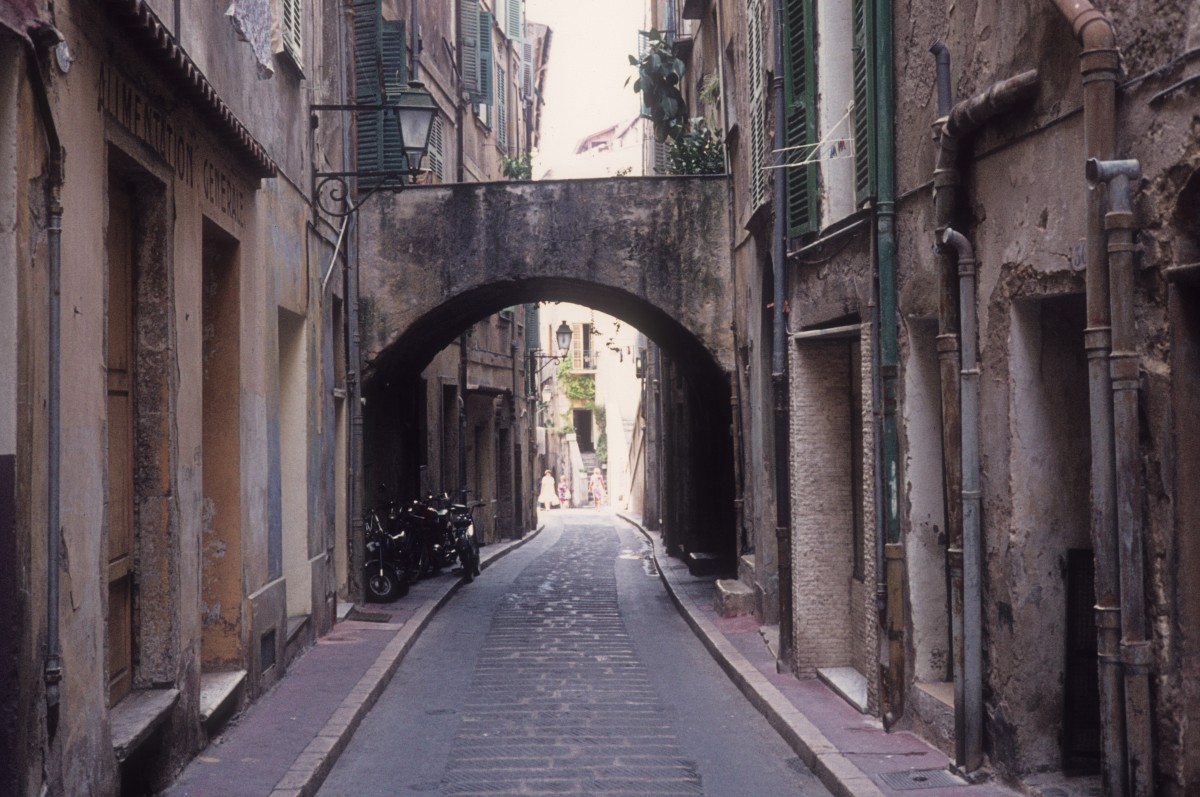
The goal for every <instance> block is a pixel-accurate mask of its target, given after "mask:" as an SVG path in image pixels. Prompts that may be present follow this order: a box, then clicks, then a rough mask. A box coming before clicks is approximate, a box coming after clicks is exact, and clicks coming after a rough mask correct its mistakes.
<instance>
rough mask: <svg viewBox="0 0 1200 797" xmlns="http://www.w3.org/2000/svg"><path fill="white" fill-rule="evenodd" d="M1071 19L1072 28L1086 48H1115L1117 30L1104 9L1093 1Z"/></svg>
mask: <svg viewBox="0 0 1200 797" xmlns="http://www.w3.org/2000/svg"><path fill="white" fill-rule="evenodd" d="M1087 6H1088V7H1087V8H1085V9H1084V10H1083V11H1082V12H1080V13H1079V14H1078V15H1077V16H1076V17H1075V18H1074V19H1072V20H1071V29H1072V30H1073V31H1074V32H1075V38H1076V39H1078V40H1079V43H1080V44H1081V45H1083V49H1084V50H1115V49H1116V46H1117V32H1116V30H1115V29H1114V28H1113V24H1112V20H1110V19H1109V18H1108V17H1107V16H1106V15H1105V14H1104V12H1103V11H1100V10H1099V9H1098V8H1096V7H1095V6H1092V4H1091V3H1088V4H1087Z"/></svg>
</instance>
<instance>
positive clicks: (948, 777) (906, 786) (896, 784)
mask: <svg viewBox="0 0 1200 797" xmlns="http://www.w3.org/2000/svg"><path fill="white" fill-rule="evenodd" d="M879 779H880V780H881V781H883V784H884V785H885V786H890V787H891V788H893V789H895V790H896V791H915V790H917V789H942V788H945V787H947V786H966V785H967V782H966V781H965V780H963V779H962V778H960V777H958V776H957V775H954V774H953V773H951V772H948V771H946V770H944V769H913V770H909V771H908V772H881V773H879Z"/></svg>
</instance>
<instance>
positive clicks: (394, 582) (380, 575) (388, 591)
mask: <svg viewBox="0 0 1200 797" xmlns="http://www.w3.org/2000/svg"><path fill="white" fill-rule="evenodd" d="M366 586H367V600H370V601H373V602H375V603H391V602H392V601H394V600H396V598H399V597H400V596H401V595H402V594H403V592H404V586H405V585H403V584H401V582H400V579H399V578H397V577H396V574H395V572H393V571H392V569H391V568H389V567H383V568H381V567H379V565H368V566H367V572H366Z"/></svg>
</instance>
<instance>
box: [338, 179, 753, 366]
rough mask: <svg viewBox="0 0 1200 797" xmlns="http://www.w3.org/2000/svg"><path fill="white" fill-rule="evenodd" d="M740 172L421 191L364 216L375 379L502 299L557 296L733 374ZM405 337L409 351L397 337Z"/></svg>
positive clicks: (384, 200)
mask: <svg viewBox="0 0 1200 797" xmlns="http://www.w3.org/2000/svg"><path fill="white" fill-rule="evenodd" d="M728 205H729V182H728V178H727V177H699V178H698V177H687V178H619V177H618V178H609V179H598V180H562V181H541V182H509V183H467V184H454V185H444V186H431V187H415V188H411V189H408V190H405V191H403V192H401V193H398V194H383V195H381V196H378V197H375V198H373V199H372V200H371V201H369V202H367V203H366V205H365V206H364V207H363V209H362V211H361V212H360V215H359V247H360V249H359V263H360V277H359V279H360V294H361V296H362V297H363V303H362V335H363V339H362V355H363V359H364V362H365V363H367V374H366V376H367V378H368V379H369V378H370V375H371V373H373V372H374V371H377V370H378V369H379V368H381V367H384V366H395V365H401V364H412V365H417V366H418V367H419V366H420V363H419V362H412V363H410V362H408V358H420V357H422V356H423V355H425V356H427V355H428V354H430V353H432V352H434V351H437V350H438V349H439V348H441V347H442V346H444V345H446V344H447V343H449V342H450V341H451V340H452V339H453V335H455V334H457V332H458V331H459V330H461V329H463V328H464V327H466V326H468V325H469V324H471V323H472V322H474V321H476V320H478V319H479V318H482V317H484V316H486V315H487V314H489V313H492V312H495V311H496V310H498V309H500V308H501V307H503V306H505V305H507V304H512V303H516V302H519V301H527V300H528V294H529V292H530V288H531V286H536V288H537V293H538V294H539V295H540V296H542V297H545V298H546V299H551V300H561V301H571V302H576V303H580V304H586V305H589V306H592V307H595V308H596V309H599V310H603V311H605V312H612V313H614V314H616V315H620V316H622V317H625V318H627V319H628V320H630V321H631V322H633V323H634V325H635V326H636V327H637V328H639V329H641V330H642V331H644V332H645V333H646V334H647V335H649V336H650V337H651V338H653V339H654V340H656V341H657V342H658V343H659V344H660V345H661V346H663V347H664V348H665V349H667V350H674V351H675V352H677V353H678V354H682V355H687V354H689V353H699V352H697V351H696V349H697V347H699V348H701V349H703V350H704V351H705V352H707V354H708V355H709V357H710V358H711V360H712V362H713V363H714V364H715V365H716V366H717V367H718V368H719V369H720V370H722V371H724V372H726V373H729V372H730V371H732V369H733V362H734V354H733V334H732V318H733V301H732V300H733V290H732V285H731V273H730V257H729V253H730V238H729V236H730V231H729V221H728V219H729V215H728V213H729V210H728ZM401 341H403V343H402V345H396V344H398V343H400V342H401Z"/></svg>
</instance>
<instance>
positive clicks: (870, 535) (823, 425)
mask: <svg viewBox="0 0 1200 797" xmlns="http://www.w3.org/2000/svg"><path fill="white" fill-rule="evenodd" d="M861 344H862V345H861V358H860V359H859V361H858V362H857V363H852V362H851V361H850V345H849V342H848V341H844V340H841V341H830V342H814V343H802V344H799V345H797V346H794V347H793V348H792V350H791V353H790V356H791V360H792V370H791V373H792V383H791V411H792V415H791V440H792V445H791V472H792V485H791V486H792V536H793V559H792V579H793V600H794V606H795V608H794V615H793V618H794V619H793V622H794V625H793V631H794V634H795V653H794V661H793V666H794V668H795V671H796V673H797V674H798V675H802V676H803V675H812V674H814V673H815V671H816V669H817V668H818V667H832V666H852V667H854V668H855V669H857V670H858V671H859V672H860V673H862V674H863V675H865V676H866V677H867V700H868V707H869V708H870V710H872V711H874V710H876V708H877V706H878V671H879V667H878V663H877V662H878V652H877V651H878V644H879V637H878V627H877V622H876V613H875V572H876V561H875V500H874V475H873V474H874V470H875V462H874V455H873V450H874V449H873V441H874V433H873V432H874V423H873V412H874V408H873V403H872V400H871V399H872V397H871V373H872V372H871V361H872V358H871V339H870V336H869V331H867V330H864V334H863V339H862V341H861ZM852 367H857V368H860V369H861V371H860V373H861V377H862V386H863V388H862V414H861V415H859V416H857V417H853V418H852V417H851V403H850V369H851V368H852ZM851 423H858V424H861V427H862V442H863V445H862V448H861V450H860V451H858V452H856V453H855V452H851V450H850V443H851V438H850V424H851ZM852 455H856V456H860V457H862V475H863V479H862V500H863V506H862V511H863V531H864V534H863V559H864V563H863V564H864V566H863V578H862V580H858V579H856V578H855V577H854V554H853V522H854V517H853V511H852V504H851V502H852V500H853V491H852V490H851V484H850V473H851V469H850V457H851V456H852Z"/></svg>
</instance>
